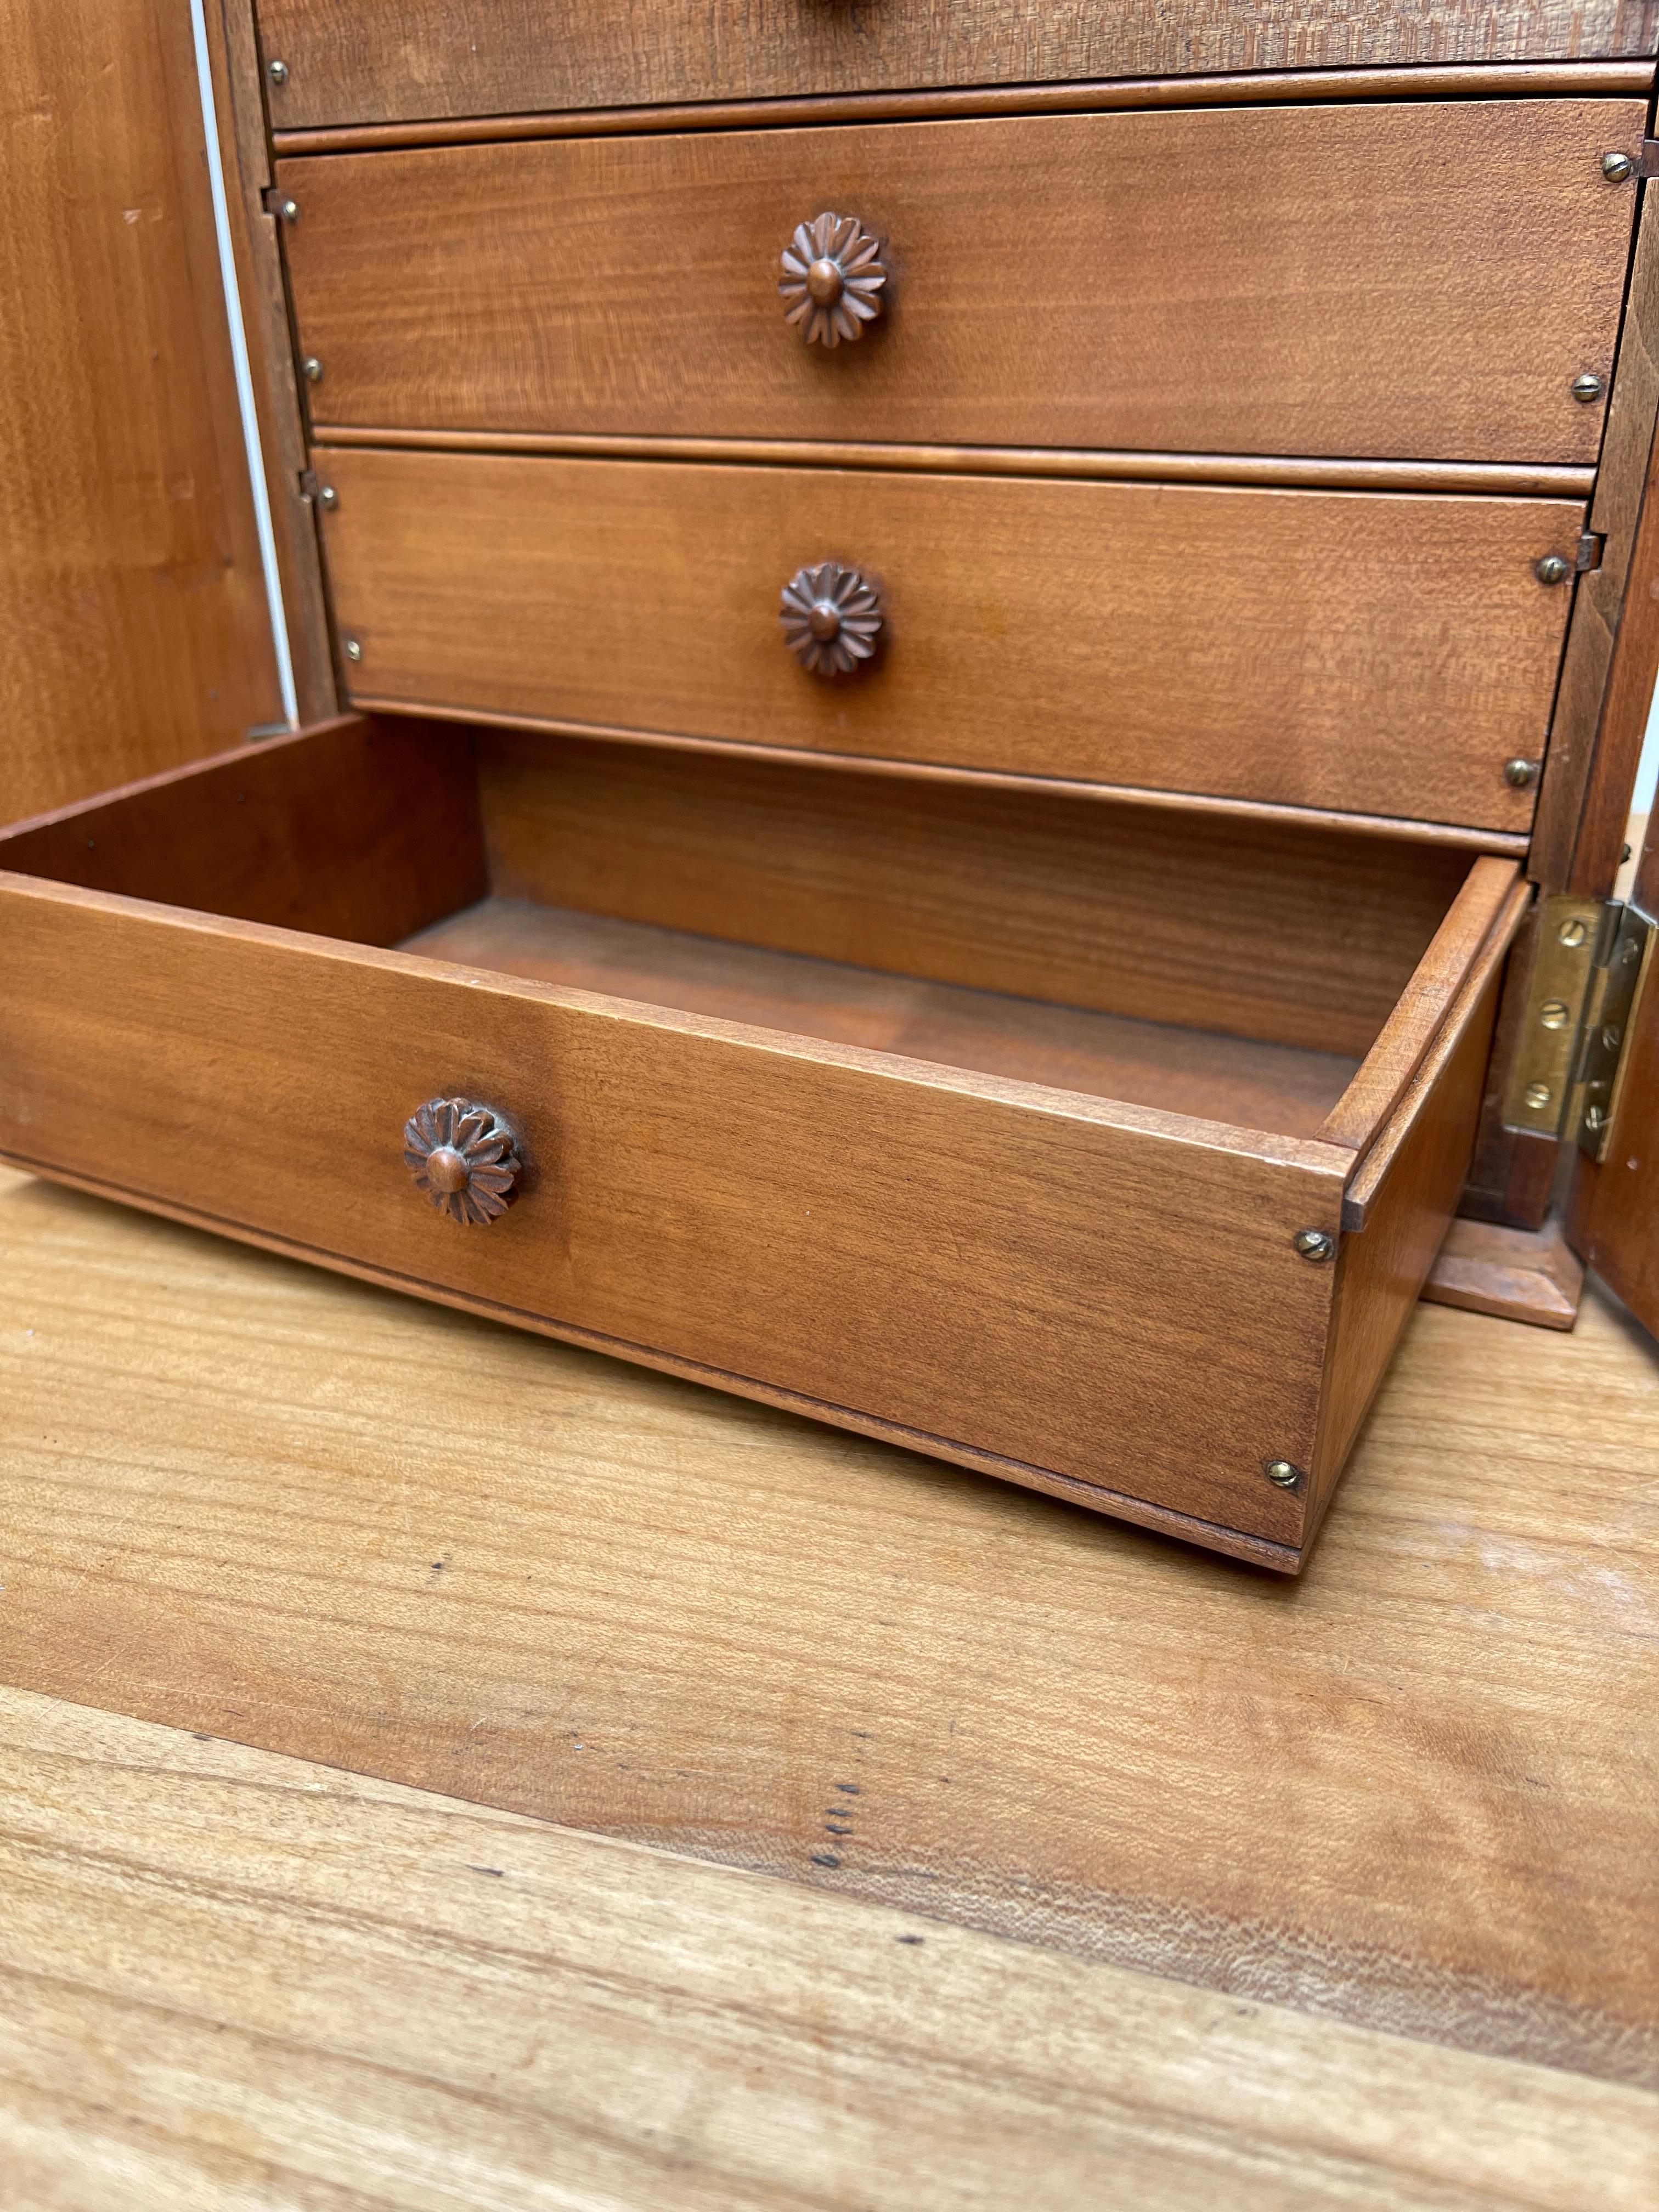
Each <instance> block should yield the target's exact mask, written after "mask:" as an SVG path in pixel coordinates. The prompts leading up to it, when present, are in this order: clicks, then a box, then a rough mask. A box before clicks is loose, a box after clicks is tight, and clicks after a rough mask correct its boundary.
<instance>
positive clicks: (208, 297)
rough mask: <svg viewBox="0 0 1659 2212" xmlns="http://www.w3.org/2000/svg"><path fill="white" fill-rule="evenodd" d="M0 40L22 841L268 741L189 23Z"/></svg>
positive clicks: (28, 18)
mask: <svg viewBox="0 0 1659 2212" xmlns="http://www.w3.org/2000/svg"><path fill="white" fill-rule="evenodd" d="M0 29H3V33H4V42H5V53H6V74H7V95H8V111H9V114H10V115H11V116H12V117H13V118H15V119H14V124H13V127H12V129H11V131H10V132H9V137H8V142H7V161H6V194H7V210H8V219H7V221H6V222H5V223H4V224H3V226H0V297H3V299H4V301H5V303H6V312H5V313H4V315H3V317H0V457H3V461H4V466H5V477H6V497H5V501H4V503H3V509H0V559H3V563H4V568H5V575H6V589H5V596H4V605H3V611H0V639H3V650H0V820H5V821H16V820H18V819H19V818H21V817H23V816H25V815H31V814H36V813H40V812H42V811H45V810H46V809H47V808H49V807H53V806H58V805H64V803H66V802H67V801H69V800H71V799H79V798H82V797H84V796H86V795H88V793H92V792H95V791H106V790H108V789H109V788H110V787H112V785H115V784H120V783H125V782H128V781H131V779H133V778H134V777H136V776H141V775H149V774H151V773H153V772H154V771H155V770H156V769H163V768H167V767H170V766H172V765H173V764H174V763H178V762H179V761H185V760H192V759H197V758H199V757H202V756H203V755H204V754H208V753H213V752H217V751H218V750H221V749H222V747H224V746H226V745H228V744H234V743H235V742H236V741H237V740H238V739H240V738H243V737H244V736H246V732H247V731H248V730H249V728H250V727H251V726H259V725H279V724H280V723H281V722H282V720H283V708H282V701H281V696H280V691H279V689H278V683H277V676H276V658H275V653H274V651H273V648H272V644H271V636H270V617H269V613H268V610H267V605H266V600H265V586H264V571H263V568H262V567H261V564H260V559H259V550H258V538H257V535H256V531H255V525H254V520H253V504H252V489H251V486H250V483H249V479H248V473H247V460H246V452H245V450H244V447H243V443H242V431H241V422H240V412H239V410H238V405H237V398H236V387H235V380H234V371H233V368H232V364H231V356H230V338H229V331H228V325H227V321H226V315H225V300H224V293H223V290H222V285H221V282H220V275H219V260H218V249H217V245H216V237H215V231H214V223H213V211H212V204H211V201H210V196H209V190H208V182H207V177H206V173H205V167H204V137H203V125H202V110H201V103H200V99H199V96H198V92H197V76H196V64H195V56H194V50H193V47H192V44H191V29H190V15H189V11H188V9H185V7H183V6H182V5H180V6H178V7H172V8H156V7H154V6H151V5H149V0H54V4H53V5H52V6H50V7H45V6H39V5H36V6H24V5H21V4H18V3H17V0H10V3H9V4H7V5H6V6H5V7H4V8H3V9H0ZM23 118H27V120H26V121H25V120H24V119H23Z"/></svg>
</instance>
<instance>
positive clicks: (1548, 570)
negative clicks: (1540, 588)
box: [1532, 553, 1572, 584]
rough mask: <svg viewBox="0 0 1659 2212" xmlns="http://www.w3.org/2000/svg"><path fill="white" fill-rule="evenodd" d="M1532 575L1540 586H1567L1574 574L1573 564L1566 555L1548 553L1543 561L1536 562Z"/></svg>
mask: <svg viewBox="0 0 1659 2212" xmlns="http://www.w3.org/2000/svg"><path fill="white" fill-rule="evenodd" d="M1532 573H1533V574H1534V576H1536V577H1537V579H1538V580H1539V582H1540V583H1541V584H1565V582H1566V580H1567V579H1568V577H1569V576H1570V575H1571V574H1572V563H1571V561H1569V560H1568V558H1567V556H1566V555H1565V553H1546V554H1545V556H1544V557H1543V559H1542V560H1541V561H1534V562H1533V565H1532Z"/></svg>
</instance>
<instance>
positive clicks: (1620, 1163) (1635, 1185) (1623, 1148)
mask: <svg viewBox="0 0 1659 2212" xmlns="http://www.w3.org/2000/svg"><path fill="white" fill-rule="evenodd" d="M1629 895H1630V898H1631V902H1632V904H1633V905H1634V906H1636V907H1637V908H1639V909H1640V911H1641V912H1643V913H1644V914H1645V915H1649V916H1650V917H1652V916H1654V915H1656V913H1659V811H1656V812H1655V813H1653V814H1650V816H1649V817H1647V821H1646V825H1645V835H1644V838H1643V841H1642V845H1641V849H1640V851H1639V853H1638V856H1637V860H1636V868H1635V875H1634V879H1633V881H1632V886H1631V890H1630V894H1629ZM1654 959H1655V953H1654V951H1653V950H1652V949H1651V948H1650V951H1649V955H1648V962H1647V968H1646V972H1645V975H1644V981H1643V982H1642V985H1641V987H1640V994H1639V996H1638V1000H1637V1003H1636V1006H1635V1007H1634V1009H1633V1011H1632V1016H1631V1020H1630V1024H1629V1042H1628V1044H1627V1045H1626V1064H1625V1068H1624V1072H1623V1075H1622V1078H1621V1079H1620V1088H1619V1092H1618V1095H1617V1098H1616V1100H1615V1103H1614V1106H1613V1127H1612V1128H1611V1129H1610V1130H1609V1131H1608V1133H1607V1147H1606V1152H1605V1154H1604V1157H1603V1158H1602V1161H1601V1167H1600V1169H1599V1170H1595V1169H1592V1170H1589V1172H1588V1174H1587V1175H1586V1178H1585V1180H1586V1184H1587V1199H1588V1202H1587V1206H1586V1212H1587V1216H1588V1219H1587V1227H1586V1230H1585V1232H1584V1233H1583V1235H1582V1236H1580V1237H1577V1239H1576V1241H1577V1245H1578V1249H1579V1250H1580V1251H1581V1253H1582V1254H1583V1258H1584V1259H1585V1261H1587V1262H1588V1263H1589V1266H1591V1267H1595V1268H1598V1269H1599V1270H1600V1271H1601V1273H1603V1274H1604V1275H1606V1277H1607V1279H1608V1281H1609V1282H1611V1283H1612V1284H1613V1287H1614V1289H1615V1290H1617V1291H1618V1292H1619V1294H1620V1297H1623V1298H1624V1299H1626V1301H1627V1303H1628V1304H1630V1306H1631V1307H1632V1310H1634V1311H1635V1312H1636V1313H1637V1314H1638V1316H1640V1318H1641V1319H1642V1320H1643V1321H1644V1322H1645V1323H1646V1324H1647V1326H1648V1327H1649V1328H1652V1329H1659V987H1656V975H1655V969H1654Z"/></svg>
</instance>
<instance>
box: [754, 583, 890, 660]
mask: <svg viewBox="0 0 1659 2212" xmlns="http://www.w3.org/2000/svg"><path fill="white" fill-rule="evenodd" d="M884 619H885V618H884V616H883V613H882V609H881V599H880V595H879V593H878V592H877V590H876V587H875V586H874V585H873V584H872V583H871V581H870V580H869V579H868V578H867V577H866V576H863V575H861V574H860V573H859V571H858V570H857V569H856V568H842V565H841V563H840V562H839V561H824V562H820V563H819V565H818V566H817V568H798V569H797V570H796V571H795V573H794V574H793V576H792V577H791V578H790V579H789V581H788V582H787V584H786V585H785V586H784V587H783V604H782V605H781V607H780V608H779V610H778V620H779V621H780V622H781V623H782V624H783V637H784V642H785V644H786V645H787V647H789V650H790V652H791V653H793V654H794V656H795V658H796V659H797V660H799V662H800V664H801V665H802V666H803V667H804V668H810V669H811V671H812V673H813V675H814V676H846V675H848V674H849V673H850V672H851V671H852V670H854V668H856V667H857V666H858V665H859V663H860V661H861V660H868V659H869V658H870V656H871V655H872V653H874V651H875V649H876V644H877V641H878V639H879V637H880V635H881V631H882V624H883V622H884Z"/></svg>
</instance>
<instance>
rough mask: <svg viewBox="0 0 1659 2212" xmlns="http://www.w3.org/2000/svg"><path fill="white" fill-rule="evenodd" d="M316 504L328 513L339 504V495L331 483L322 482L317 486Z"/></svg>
mask: <svg viewBox="0 0 1659 2212" xmlns="http://www.w3.org/2000/svg"><path fill="white" fill-rule="evenodd" d="M317 504H318V505H319V507H322V508H324V509H325V511H326V512H327V513H330V514H332V513H333V512H334V510H335V508H336V507H337V506H338V505H339V504H340V495H339V493H338V492H337V491H336V490H335V489H334V487H333V485H332V484H323V485H321V486H319V489H318V493H317Z"/></svg>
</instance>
